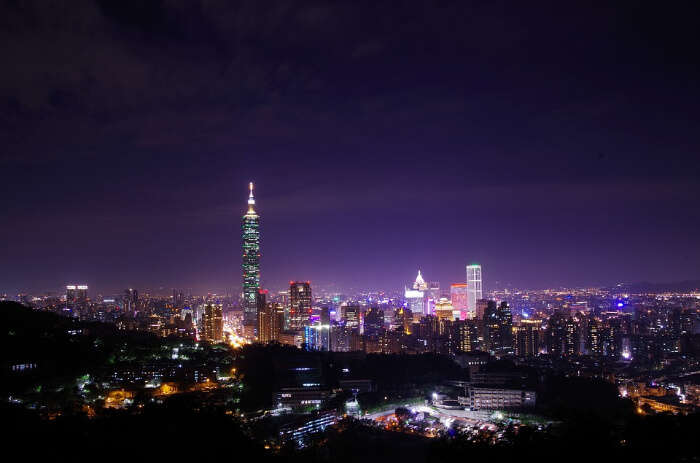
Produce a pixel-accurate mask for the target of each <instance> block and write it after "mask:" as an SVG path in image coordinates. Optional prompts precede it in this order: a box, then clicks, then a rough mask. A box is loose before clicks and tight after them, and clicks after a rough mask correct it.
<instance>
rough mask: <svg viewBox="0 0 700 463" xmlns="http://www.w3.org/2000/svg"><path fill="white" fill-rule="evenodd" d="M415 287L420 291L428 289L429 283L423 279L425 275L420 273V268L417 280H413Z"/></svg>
mask: <svg viewBox="0 0 700 463" xmlns="http://www.w3.org/2000/svg"><path fill="white" fill-rule="evenodd" d="M413 289H417V290H418V291H427V290H428V284H427V283H426V282H425V280H424V279H423V275H421V274H420V270H418V276H417V277H416V281H414V282H413Z"/></svg>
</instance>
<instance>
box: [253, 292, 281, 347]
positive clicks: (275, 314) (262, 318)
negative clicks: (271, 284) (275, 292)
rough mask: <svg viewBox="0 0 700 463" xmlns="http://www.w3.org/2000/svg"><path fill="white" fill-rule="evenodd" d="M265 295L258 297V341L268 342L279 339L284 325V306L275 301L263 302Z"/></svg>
mask: <svg viewBox="0 0 700 463" xmlns="http://www.w3.org/2000/svg"><path fill="white" fill-rule="evenodd" d="M261 292H262V290H261ZM264 301H265V297H260V298H258V302H260V303H261V306H259V307H258V341H259V342H261V343H264V344H265V343H269V342H273V341H279V340H280V334H281V333H282V329H283V327H284V307H283V306H282V304H280V303H276V302H264Z"/></svg>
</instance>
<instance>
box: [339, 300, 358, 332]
mask: <svg viewBox="0 0 700 463" xmlns="http://www.w3.org/2000/svg"><path fill="white" fill-rule="evenodd" d="M342 318H343V321H345V326H346V327H348V328H351V329H355V328H359V327H360V306H359V305H345V306H343V307H342Z"/></svg>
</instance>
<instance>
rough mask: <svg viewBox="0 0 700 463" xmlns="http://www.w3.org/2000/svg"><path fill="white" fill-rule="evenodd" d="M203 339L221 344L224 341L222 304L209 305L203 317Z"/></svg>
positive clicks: (205, 308)
mask: <svg viewBox="0 0 700 463" xmlns="http://www.w3.org/2000/svg"><path fill="white" fill-rule="evenodd" d="M201 334H202V335H201V336H200V338H201V339H204V340H206V341H209V342H220V341H223V339H224V315H223V307H222V305H221V304H214V303H207V305H206V306H205V307H204V314H203V316H202V333H201Z"/></svg>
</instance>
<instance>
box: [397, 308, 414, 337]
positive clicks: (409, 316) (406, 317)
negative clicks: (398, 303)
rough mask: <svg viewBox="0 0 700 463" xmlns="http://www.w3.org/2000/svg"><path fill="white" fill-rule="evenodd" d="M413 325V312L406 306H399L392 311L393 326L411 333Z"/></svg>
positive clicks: (405, 332)
mask: <svg viewBox="0 0 700 463" xmlns="http://www.w3.org/2000/svg"><path fill="white" fill-rule="evenodd" d="M412 326H413V312H411V309H409V308H406V307H400V308H398V309H396V311H395V312H394V327H395V329H398V330H401V331H403V333H404V334H411V333H412Z"/></svg>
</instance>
